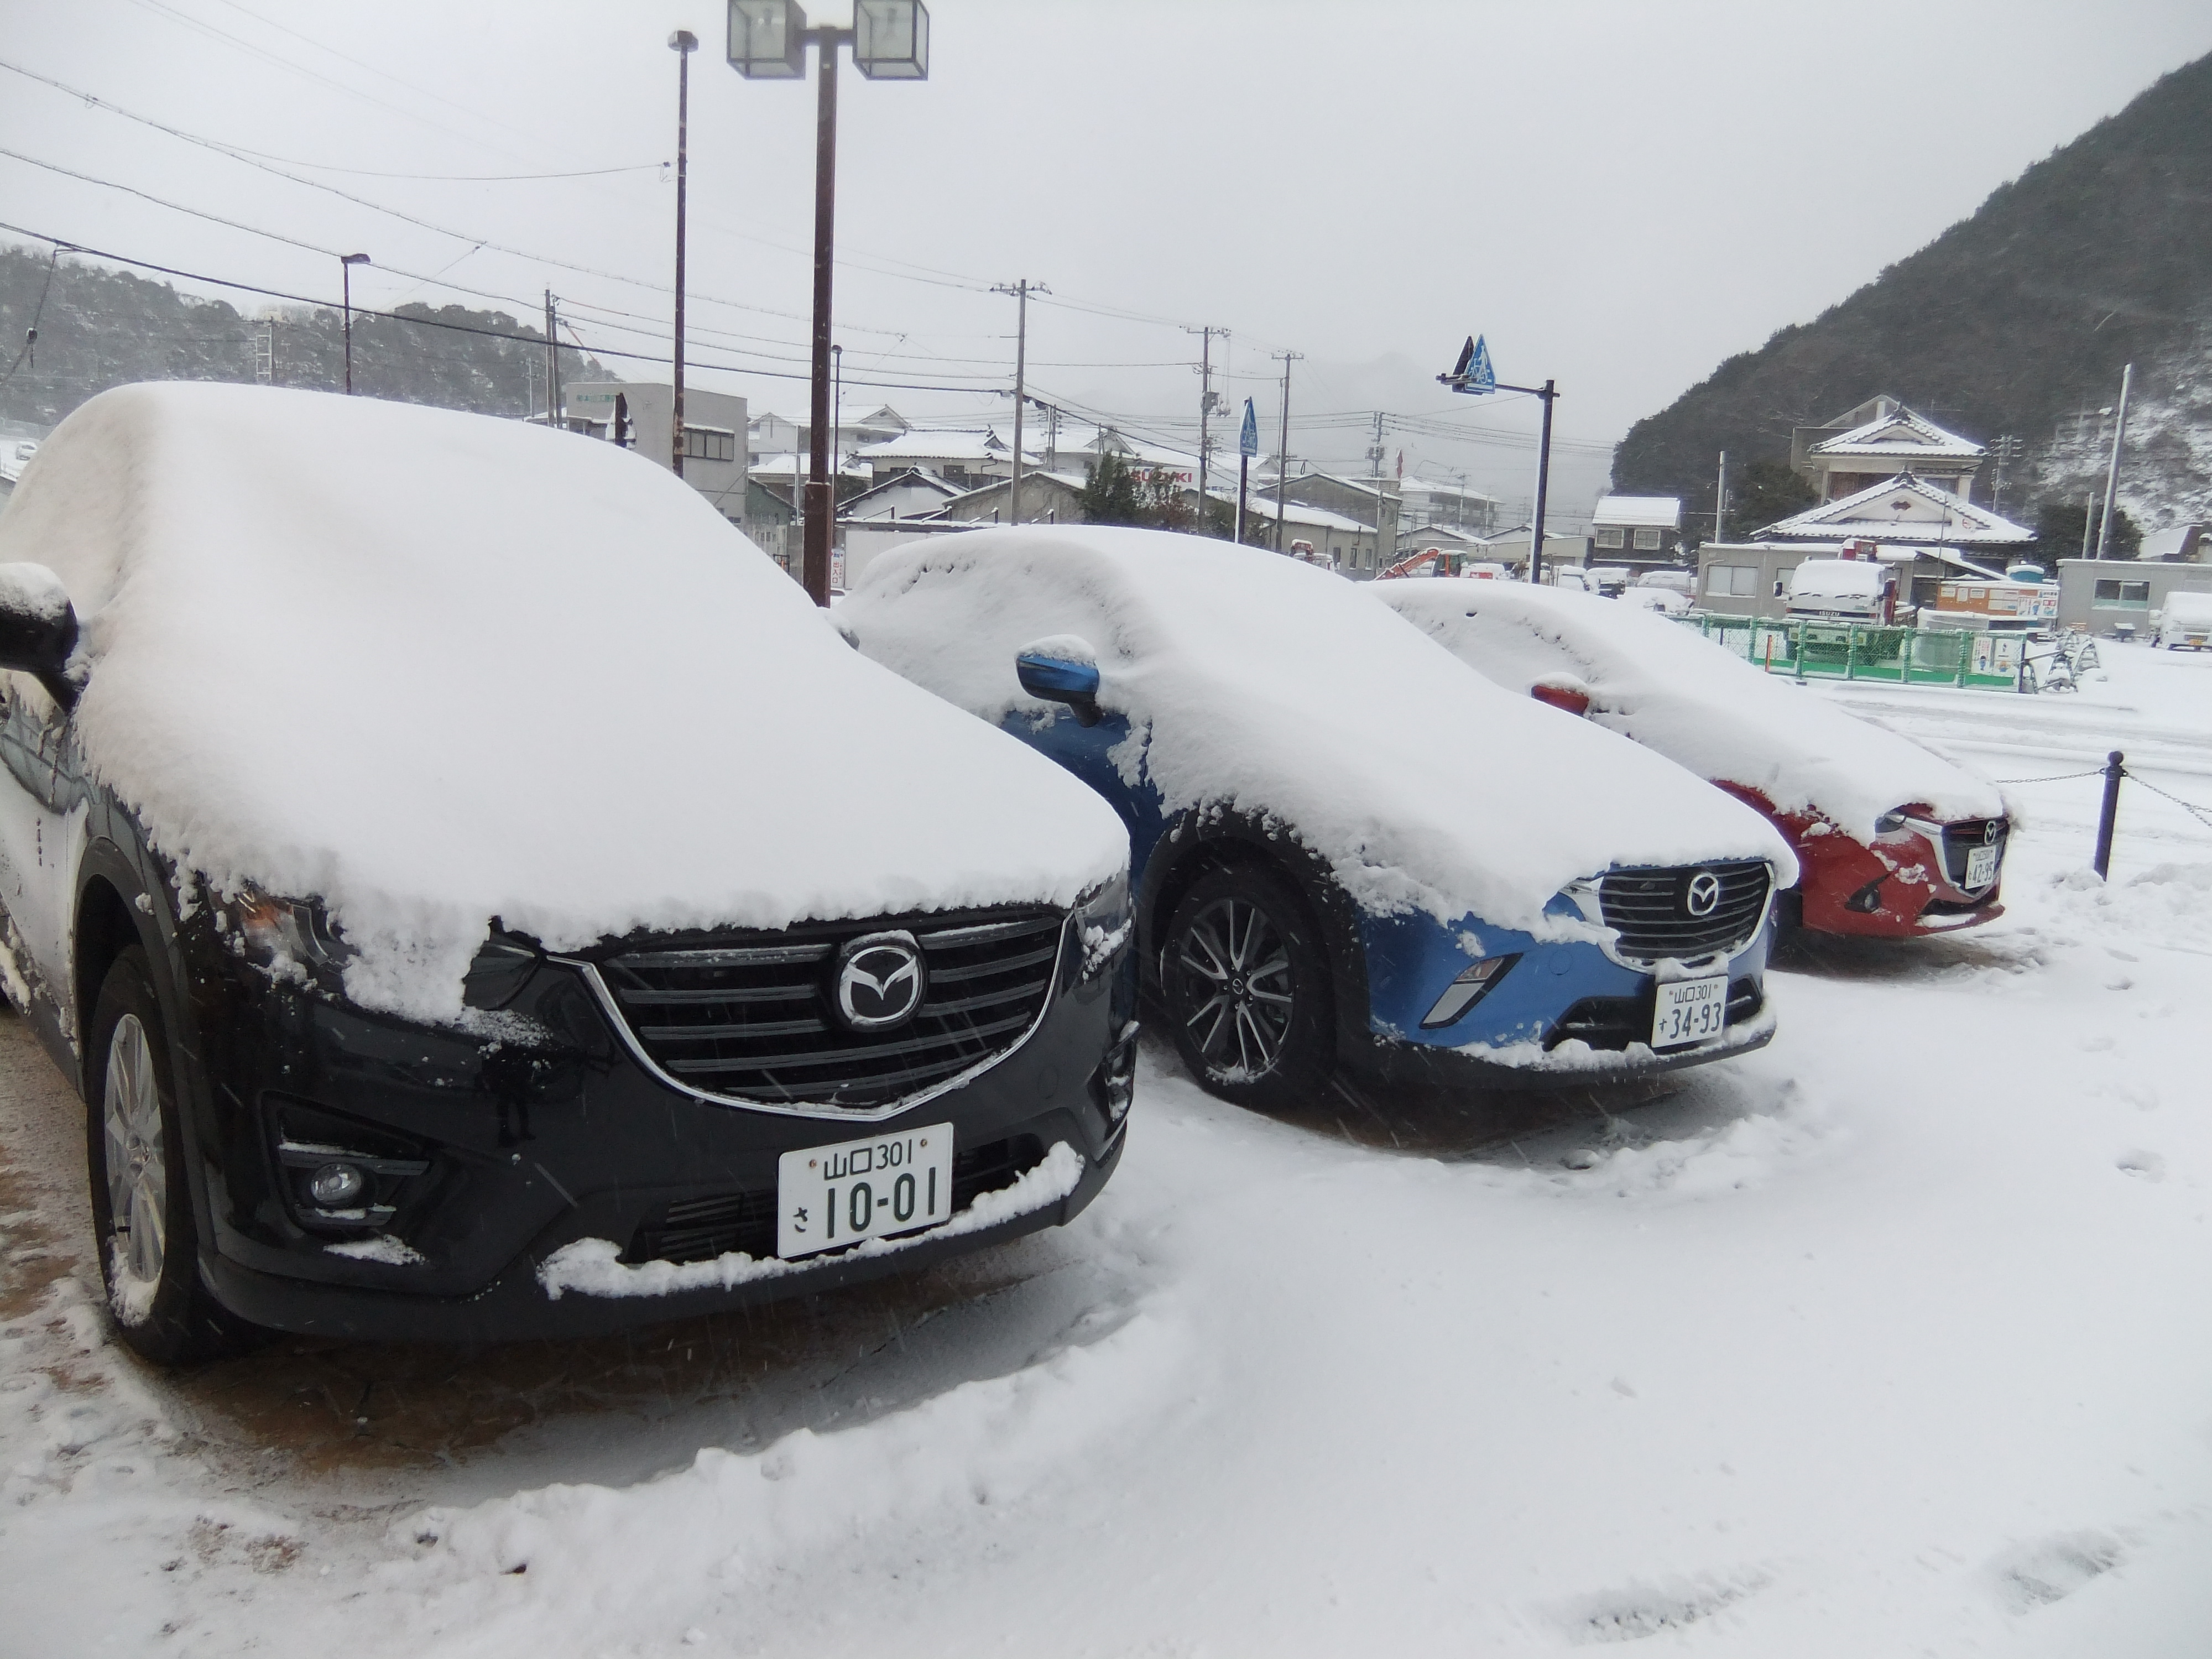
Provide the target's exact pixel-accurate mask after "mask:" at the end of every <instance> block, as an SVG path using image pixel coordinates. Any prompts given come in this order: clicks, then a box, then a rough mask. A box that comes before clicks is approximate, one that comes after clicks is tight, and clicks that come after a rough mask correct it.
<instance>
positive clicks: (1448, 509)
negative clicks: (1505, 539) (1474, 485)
mask: <svg viewBox="0 0 2212 1659" xmlns="http://www.w3.org/2000/svg"><path fill="white" fill-rule="evenodd" d="M1396 489H1397V492H1398V499H1399V502H1400V506H1399V510H1398V530H1399V535H1400V538H1401V539H1403V538H1407V537H1410V536H1412V535H1413V534H1414V533H1416V532H1419V531H1423V530H1426V529H1427V528H1429V527H1430V526H1431V525H1443V526H1449V527H1450V528H1452V529H1454V530H1457V531H1462V532H1466V533H1468V534H1469V535H1474V536H1487V535H1489V534H1490V533H1491V532H1492V531H1493V530H1495V529H1497V528H1498V497H1497V496H1495V495H1484V494H1483V493H1482V491H1480V489H1468V487H1467V485H1466V484H1465V483H1445V482H1442V481H1439V480H1437V479H1434V478H1421V477H1407V478H1401V479H1399V480H1398V482H1397V485H1396Z"/></svg>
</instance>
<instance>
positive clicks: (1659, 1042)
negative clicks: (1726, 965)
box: [1651, 974, 1728, 1048]
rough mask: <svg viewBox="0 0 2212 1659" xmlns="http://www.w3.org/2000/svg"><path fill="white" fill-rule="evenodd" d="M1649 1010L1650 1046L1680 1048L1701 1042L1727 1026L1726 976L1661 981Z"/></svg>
mask: <svg viewBox="0 0 2212 1659" xmlns="http://www.w3.org/2000/svg"><path fill="white" fill-rule="evenodd" d="M1656 989H1657V991H1658V993H1659V995H1658V999H1657V1001H1656V1006H1654V1007H1653V1009H1652V1012H1651V1046H1652V1047H1653V1048H1681V1047H1682V1046H1683V1045H1684V1044H1686V1043H1691V1042H1705V1041H1707V1040H1708V1039H1710V1038H1712V1037H1717V1036H1719V1035H1720V1034H1721V1033H1722V1032H1723V1030H1726V1029H1727V1028H1728V975H1726V974H1712V975H1707V976H1706V977H1705V978H1704V979H1677V980H1662V981H1660V982H1659V984H1658V986H1657V987H1656Z"/></svg>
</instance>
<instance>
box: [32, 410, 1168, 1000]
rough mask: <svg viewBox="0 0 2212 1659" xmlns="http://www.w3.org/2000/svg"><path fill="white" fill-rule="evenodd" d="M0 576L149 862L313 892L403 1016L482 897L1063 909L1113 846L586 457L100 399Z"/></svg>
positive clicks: (1063, 796) (616, 468) (514, 917)
mask: <svg viewBox="0 0 2212 1659" xmlns="http://www.w3.org/2000/svg"><path fill="white" fill-rule="evenodd" d="M6 561H15V562H29V563H36V564H41V565H45V566H46V567H48V568H51V569H52V570H53V571H54V572H55V574H58V576H59V577H60V579H61V580H62V583H63V584H64V586H66V588H67V589H68V592H69V594H70V598H71V599H72V600H73V601H74V602H75V604H76V611H77V614H78V617H79V620H80V623H81V625H82V641H83V642H82V647H81V648H82V662H83V664H84V665H85V666H86V668H87V669H88V681H87V684H86V689H85V692H84V696H83V699H82V702H80V703H79V705H78V707H77V710H76V732H77V736H78V739H79V741H80V743H81V744H82V749H83V751H84V753H85V756H86V757H87V760H88V764H89V766H90V769H91V770H92V771H93V772H94V775H97V776H98V777H99V778H100V779H101V780H102V781H105V782H106V783H107V784H108V785H109V786H110V787H112V788H113V789H114V790H115V791H116V792H117V793H118V794H119V795H120V796H121V797H122V798H123V799H125V801H127V802H128V803H129V804H130V805H131V808H132V809H133V810H134V811H136V812H137V814H138V816H139V817H140V819H141V821H142V822H143V823H144V824H145V826H146V828H147V829H148V830H149V833H150V835H151V836H152V837H153V840H154V842H155V844H156V845H157V847H158V848H160V849H161V851H162V852H164V853H166V854H167V855H168V856H170V857H171V858H173V860H176V862H177V863H178V865H179V866H180V867H181V868H183V869H185V870H197V871H199V872H204V874H205V875H206V876H207V877H208V878H210V880H212V881H213V882H214V883H215V884H216V885H217V886H218V887H221V888H224V889H228V888H231V887H234V886H235V885H236V884H240V883H242V882H247V881H251V882H252V883H255V884H258V885H260V886H261V887H263V888H264V889H265V890H269V891H272V892H276V893H280V894H285V895H290V896H320V897H321V898H323V899H324V900H325V902H327V903H328V905H329V907H330V909H331V915H332V917H333V919H334V921H336V922H337V926H338V927H339V928H340V929H341V930H342V931H343V933H344V934H345V935H346V937H347V938H348V939H349V941H350V942H351V943H352V944H353V945H355V946H356V947H357V948H358V949H359V950H360V951H361V952H362V955H361V957H360V958H359V959H358V960H357V961H356V962H355V963H353V964H352V965H351V967H350V968H349V971H348V975H347V986H348V989H349V992H351V993H352V994H354V995H356V997H358V998H359V999H361V1000H362V1001H364V1002H367V1003H370V1004H373V1005H375V1006H385V1007H389V1008H392V1009H394V1010H396V1011H398V1012H407V1013H411V1014H414V1015H416V1016H417V1017H420V1018H443V1017H450V1016H452V1015H455V1014H458V1012H459V1009H460V994H461V993H460V980H461V975H462V972H463V970H464V969H465V966H466V964H467V962H468V959H469V957H470V956H471V954H472V953H473V952H474V951H475V950H476V948H477V945H478V944H479V943H480V942H481V941H482V940H483V937H484V933H485V928H486V925H487V923H488V921H489V919H490V918H491V917H493V916H495V915H496V916H498V917H500V918H501V919H502V920H503V921H504V922H505V923H506V925H507V926H508V927H513V928H518V929H520V930H523V931H525V932H526V933H532V934H535V935H537V936H538V937H539V938H540V939H543V940H544V942H545V943H546V944H547V945H549V946H551V947H553V948H556V949H560V948H574V947H577V946H581V945H587V944H590V943H591V942H592V941H594V940H596V939H600V938H602V937H605V936H608V935H616V934H623V933H629V932H632V931H634V930H636V929H640V928H647V927H652V928H678V927H782V926H785V925H787V924H789V923H792V922H794V921H801V920H805V919H808V918H836V917H847V916H866V915H877V914H881V913H883V912H886V911H896V910H906V909H912V908H937V907H947V906H958V905H969V904H983V903H996V902H1018V901H1024V902H1026V901H1037V900H1048V901H1052V902H1069V901H1072V900H1073V899H1074V898H1075V897H1076V896H1077V895H1078V893H1079V891H1080V890H1082V889H1084V888H1085V887H1087V886H1089V885H1091V884H1094V883H1096V882H1098V881H1100V880H1103V879H1105V878H1108V877H1109V876H1110V875H1112V874H1113V873H1114V872H1115V870H1116V869H1117V868H1118V867H1119V866H1121V865H1122V864H1123V863H1124V862H1125V861H1126V860H1127V842H1126V838H1125V836H1124V835H1123V832H1122V830H1121V825H1120V823H1118V821H1117V820H1116V819H1115V817H1114V815H1113V814H1112V813H1111V812H1110V811H1107V810H1105V809H1104V808H1103V806H1102V805H1101V804H1100V803H1099V802H1098V801H1097V799H1096V798H1095V797H1094V796H1093V795H1092V794H1091V793H1090V792H1089V791H1087V790H1085V789H1084V788H1082V787H1080V786H1079V785H1077V784H1076V783H1074V782H1073V781H1072V780H1070V779H1068V778H1067V777H1066V775H1064V774H1062V773H1061V772H1060V770H1059V769H1057V768H1056V767H1053V766H1050V765H1048V764H1046V763H1043V762H1042V761H1040V760H1039V759H1038V758H1037V757H1035V756H1034V755H1031V754H1029V753H1027V752H1025V751H1024V749H1023V747H1022V746H1021V745H1020V744H1017V743H1014V742H1012V741H1011V740H1010V739H1008V738H1005V737H1003V736H1001V735H1000V734H998V733H996V732H989V731H987V730H985V729H983V728H982V727H981V726H977V725H976V724H975V722H974V721H972V720H963V719H960V718H958V717H957V715H955V714H953V713H952V711H951V710H949V709H946V708H944V707H943V706H942V705H941V704H939V702H936V701H935V700H934V699H933V698H931V697H929V696H927V695H926V694H924V693H922V692H921V691H919V690H916V689H915V687H913V686H911V685H909V684H906V683H905V682H904V681H902V680H901V679H899V678H897V677H896V676H894V675H891V674H889V673H886V672H884V671H883V670H881V669H880V668H878V667H877V666H875V665H873V664H871V663H868V662H865V661H863V660H862V659H860V658H859V657H858V656H856V655H855V654H854V653H853V652H852V651H851V650H850V649H849V648H848V647H847V645H846V644H845V643H844V642H843V641H842V640H840V639H839V638H838V636H837V635H836V632H835V631H834V630H833V629H831V628H830V627H829V626H828V624H827V623H825V622H824V620H823V617H822V616H821V614H820V613H819V612H817V611H816V610H815V609H814V608H813V607H812V606H811V605H809V604H808V603H807V600H806V598H805V594H804V593H803V592H801V591H800V590H799V588H798V587H797V586H795V585H794V584H793V582H792V581H791V580H789V579H788V578H787V577H786V576H784V575H783V574H781V572H780V571H778V569H777V568H776V567H775V565H774V564H772V563H771V562H769V560H768V559H767V558H766V557H765V556H763V554H762V553H761V552H760V550H758V549H757V548H756V547H754V546H753V544H751V543H750V542H749V541H747V540H746V539H745V538H744V536H742V535H740V534H739V533H738V532H737V531H736V530H734V529H733V528H732V526H730V525H729V524H728V523H727V522H726V520H724V519H723V518H722V517H721V516H720V514H719V513H716V512H715V511H714V508H713V507H711V506H709V505H708V502H707V501H706V500H705V499H704V498H703V497H702V496H701V495H699V494H698V493H697V492H696V491H695V490H693V489H690V488H689V487H688V486H686V485H685V484H684V483H681V482H680V481H679V480H678V479H676V478H675V477H672V476H671V475H670V474H669V473H667V472H666V471H663V470H662V469H660V468H659V467H657V466H655V465H653V464H652V463H651V462H649V461H647V460H646V459H643V458H642V457H641V456H639V455H636V454H634V453H631V452H629V451H628V450H624V449H620V448H617V447H614V446H613V445H611V444H605V443H601V442H598V441H593V440H592V439H588V438H583V437H579V436H575V435H571V434H568V433H559V432H547V431H544V430H543V429H541V428H532V427H529V426H526V425H524V424H522V423H520V422H510V421H500V420H493V419H489V418H488V417H485V416H475V415H463V414H456V413H453V412H450V411H447V410H431V409H422V408H416V407H412V406H409V405H404V404H386V403H379V402H374V401H372V400H370V399H368V398H342V397H332V396H328V395H325V394H320V393H315V392H291V391H278V390H274V389H270V388H264V387H258V386H212V385H187V384H171V385H162V386H126V387H121V388H118V389H117V390H115V391H112V392H106V393H105V394H104V395H102V396H100V397H99V398H94V399H93V400H92V401H91V402H90V403H88V404H85V405H84V406H83V407H82V408H81V409H79V410H77V411H76V413H75V414H73V415H71V416H70V418H69V419H68V420H67V421H65V422H63V423H62V425H61V427H60V428H59V429H58V430H57V431H56V432H55V433H54V435H52V438H50V439H49V440H48V441H46V443H45V444H44V445H43V446H42V447H40V451H39V453H38V455H37V457H36V459H34V460H33V462H32V463H31V465H30V466H29V467H28V469H27V471H26V472H25V474H24V477H23V482H22V483H21V485H20V486H19V487H18V488H17V489H16V491H15V495H14V498H13V500H12V501H11V502H10V504H9V509H8V512H7V513H6V515H5V517H4V518H0V562H6ZM14 678H15V681H16V684H15V691H16V694H17V695H19V696H31V697H38V696H42V695H43V694H42V693H40V692H39V691H38V690H37V689H36V687H35V686H33V685H31V684H30V683H29V682H28V681H27V680H26V679H25V678H23V677H22V676H20V675H18V676H15V677H14Z"/></svg>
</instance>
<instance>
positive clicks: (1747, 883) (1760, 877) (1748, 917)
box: [1598, 859, 1773, 962]
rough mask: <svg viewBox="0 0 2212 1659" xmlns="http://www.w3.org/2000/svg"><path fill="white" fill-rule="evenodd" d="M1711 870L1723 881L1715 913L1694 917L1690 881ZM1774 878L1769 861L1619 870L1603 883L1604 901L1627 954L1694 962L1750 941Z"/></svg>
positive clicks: (1600, 893) (1600, 896)
mask: <svg viewBox="0 0 2212 1659" xmlns="http://www.w3.org/2000/svg"><path fill="white" fill-rule="evenodd" d="M1707 874H1710V875H1711V876H1712V877H1714V878H1716V879H1717V881H1718V882H1719V883H1720V897H1719V900H1718V902H1717V903H1716V904H1715V905H1714V906H1713V908H1712V909H1711V912H1710V913H1709V914H1707V915H1702V916H1695V915H1691V914H1690V884H1691V883H1692V882H1693V881H1695V880H1696V879H1697V878H1699V876H1701V875H1707ZM1772 879H1773V872H1772V871H1771V869H1770V868H1769V867H1768V865H1767V863H1766V860H1764V859H1744V860H1740V861H1737V862H1735V863H1730V864H1699V865H1686V866H1683V867H1682V868H1680V869H1679V870H1615V871H1613V872H1612V873H1610V874H1609V875H1607V876H1606V877H1605V878H1604V879H1603V880H1601V881H1600V882H1599V883H1598V901H1599V905H1600V908H1601V911H1602V913H1603V915H1604V917H1605V925H1606V926H1607V927H1610V928H1612V929H1613V930H1614V931H1615V932H1616V933H1619V934H1620V945H1618V947H1617V948H1618V950H1619V951H1620V954H1621V955H1622V956H1624V957H1635V958H1637V959H1638V960H1640V961H1644V962H1651V961H1656V960H1657V959H1658V958H1659V957H1675V958H1677V959H1679V960H1680V961H1684V962H1688V961H1692V960H1694V959H1696V958H1697V957H1708V956H1711V955H1713V954H1714V953H1715V952H1725V953H1730V954H1732V953H1734V952H1735V951H1739V950H1741V948H1742V947H1743V946H1744V945H1746V944H1747V943H1749V942H1750V939H1751V936H1752V935H1753V933H1757V932H1758V931H1759V920H1760V918H1761V917H1763V916H1764V915H1765V914H1766V890H1767V887H1768V884H1770V883H1771V881H1772Z"/></svg>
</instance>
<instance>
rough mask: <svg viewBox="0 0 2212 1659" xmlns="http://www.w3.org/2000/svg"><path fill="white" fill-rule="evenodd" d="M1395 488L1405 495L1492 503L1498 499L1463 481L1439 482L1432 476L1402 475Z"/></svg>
mask: <svg viewBox="0 0 2212 1659" xmlns="http://www.w3.org/2000/svg"><path fill="white" fill-rule="evenodd" d="M1397 489H1398V490H1399V492H1400V493H1401V494H1402V495H1449V496H1451V497H1452V498H1453V499H1454V500H1455V501H1489V502H1491V503H1492V504H1493V505H1495V504H1496V502H1497V501H1498V497H1497V496H1495V495H1484V494H1483V493H1482V491H1480V489H1469V488H1468V486H1467V485H1465V484H1463V483H1457V482H1455V481H1445V482H1443V483H1439V482H1438V481H1437V480H1436V479H1434V478H1419V477H1403V478H1401V479H1399V480H1398V481H1397Z"/></svg>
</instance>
